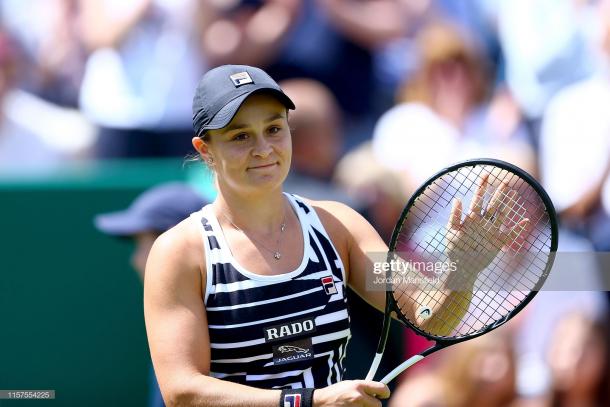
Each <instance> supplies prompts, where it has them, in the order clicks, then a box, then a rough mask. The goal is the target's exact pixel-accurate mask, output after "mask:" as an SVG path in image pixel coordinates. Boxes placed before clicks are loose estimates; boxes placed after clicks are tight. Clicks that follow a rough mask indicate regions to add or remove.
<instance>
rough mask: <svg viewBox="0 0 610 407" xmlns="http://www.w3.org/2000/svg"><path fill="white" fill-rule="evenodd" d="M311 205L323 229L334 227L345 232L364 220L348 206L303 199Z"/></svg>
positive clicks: (339, 203) (335, 202) (334, 202)
mask: <svg viewBox="0 0 610 407" xmlns="http://www.w3.org/2000/svg"><path fill="white" fill-rule="evenodd" d="M303 200H304V201H305V202H306V203H308V204H309V205H311V206H312V207H313V208H314V209H315V211H316V213H317V214H318V217H319V218H320V220H321V221H322V223H323V224H324V226H325V227H336V228H340V229H345V230H344V231H345V232H347V231H348V230H349V229H350V228H351V227H354V226H357V225H358V224H359V223H361V222H366V220H365V219H364V218H363V217H362V216H361V215H360V214H359V213H358V212H357V211H355V210H354V209H352V208H351V207H349V206H348V205H346V204H344V203H341V202H337V201H315V200H311V199H306V198H304V199H303Z"/></svg>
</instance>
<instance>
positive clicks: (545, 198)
mask: <svg viewBox="0 0 610 407" xmlns="http://www.w3.org/2000/svg"><path fill="white" fill-rule="evenodd" d="M478 165H490V166H494V167H497V168H500V169H504V170H507V171H509V172H512V173H514V174H516V175H518V176H519V177H520V178H521V179H523V180H524V181H525V182H527V184H528V185H529V186H530V187H532V188H533V189H534V191H536V193H537V194H538V196H539V197H540V199H541V200H542V202H543V204H544V207H545V209H546V210H547V213H548V216H549V222H550V226H551V245H550V254H549V261H548V262H547V264H546V267H545V269H544V272H543V273H542V275H541V277H540V279H539V280H538V283H537V284H536V287H534V289H532V291H531V292H530V293H529V294H528V295H527V296H526V297H525V298H524V299H523V301H522V302H521V303H520V304H519V305H518V306H517V307H515V309H514V310H512V311H511V312H509V313H508V314H506V315H505V316H504V317H503V318H501V319H499V320H497V321H495V322H493V323H492V324H489V325H486V326H485V327H484V328H483V329H481V330H480V331H478V332H474V333H472V334H469V335H464V336H460V337H457V338H453V337H451V338H448V337H443V336H436V335H433V334H430V333H427V332H425V331H423V330H421V329H419V328H418V327H417V326H415V325H414V324H413V323H411V322H410V321H409V320H408V319H406V318H405V317H404V316H403V315H402V313H400V312H397V311H396V310H398V309H399V308H398V305H397V304H396V300H395V299H394V296H393V295H392V290H391V289H388V290H386V306H385V312H384V318H383V326H382V329H381V336H380V338H379V344H378V345H377V351H376V354H375V358H374V359H373V363H372V365H371V368H370V370H369V372H368V374H367V376H366V380H373V378H374V376H375V373H376V372H377V369H378V367H379V364H380V362H381V358H382V356H383V352H384V350H385V346H386V343H387V340H388V335H389V332H390V324H391V314H392V312H394V313H395V315H396V318H397V319H398V320H399V321H401V322H402V323H403V324H405V325H406V326H408V327H409V328H410V329H412V330H413V331H414V332H415V333H416V334H417V335H419V336H422V337H424V338H426V339H428V340H433V341H434V342H435V345H433V346H432V347H430V348H428V349H426V350H424V351H423V352H421V353H419V354H417V355H414V356H412V357H411V358H409V359H408V360H406V361H405V362H403V363H402V364H401V365H399V366H398V367H396V368H395V369H394V370H392V371H391V372H390V373H388V374H387V375H386V376H385V377H384V378H383V379H381V382H383V383H385V384H387V383H388V382H390V381H391V380H392V379H394V378H395V377H396V376H398V375H399V374H400V373H401V372H403V371H404V370H405V369H407V368H408V367H410V366H412V365H413V364H415V363H417V362H419V361H420V360H422V359H423V358H424V357H426V356H428V355H430V354H432V353H434V352H436V351H438V350H441V349H444V348H446V347H448V346H451V345H455V344H457V343H460V342H464V341H467V340H470V339H474V338H477V337H479V336H481V335H484V334H486V333H488V332H490V331H492V330H494V329H496V328H498V327H499V326H501V325H503V324H505V323H506V322H508V321H509V320H510V319H512V318H513V317H514V316H515V315H517V314H518V313H519V312H520V311H521V310H522V309H523V308H524V307H525V306H526V305H527V304H528V303H529V302H530V301H531V300H532V299H533V298H534V297H535V296H536V294H537V293H538V291H540V289H541V288H542V285H543V284H544V282H545V281H546V278H547V276H548V275H549V272H550V271H551V268H552V267H553V262H554V261H555V253H556V252H557V244H558V237H559V232H558V224H557V213H556V211H555V207H554V206H553V202H552V201H551V198H550V197H549V195H548V194H547V193H546V191H545V190H544V188H542V186H541V185H540V184H539V183H538V181H536V180H535V179H534V178H533V177H532V176H531V175H530V174H528V173H527V172H525V171H524V170H522V169H521V168H518V167H516V166H514V165H512V164H510V163H507V162H505V161H501V160H497V159H492V158H478V159H472V160H466V161H462V162H459V163H456V164H453V165H451V166H449V167H446V168H444V169H443V170H441V171H439V172H437V173H436V174H434V175H433V176H431V177H430V178H428V180H427V181H426V182H424V183H423V184H422V185H421V186H420V187H419V188H418V189H417V190H416V191H415V192H414V193H413V195H412V196H411V198H410V199H409V201H408V202H407V205H406V206H405V208H404V209H403V211H402V213H401V214H400V217H399V219H398V222H397V223H396V226H395V227H394V231H393V232H392V238H391V240H390V246H389V251H388V261H390V260H391V257H392V253H393V251H394V249H395V248H396V244H397V240H398V237H399V235H400V231H401V229H402V226H403V224H404V222H405V221H406V220H407V217H408V215H409V212H410V210H411V208H412V207H413V205H415V202H416V201H417V199H418V198H419V197H420V196H421V194H422V193H423V192H424V191H425V190H426V188H428V187H429V186H430V185H432V184H433V183H434V182H435V181H436V180H437V179H439V178H440V177H442V176H443V175H445V174H447V173H450V172H453V171H456V170H459V169H461V168H465V167H474V166H478Z"/></svg>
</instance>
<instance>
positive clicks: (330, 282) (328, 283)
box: [320, 276, 337, 295]
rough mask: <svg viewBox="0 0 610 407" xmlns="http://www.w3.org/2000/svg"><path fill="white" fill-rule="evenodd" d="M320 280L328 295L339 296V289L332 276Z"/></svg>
mask: <svg viewBox="0 0 610 407" xmlns="http://www.w3.org/2000/svg"><path fill="white" fill-rule="evenodd" d="M320 280H321V281H322V286H323V287H324V291H326V294H328V295H333V294H337V287H335V280H334V279H333V277H332V276H328V277H322V278H321V279H320Z"/></svg>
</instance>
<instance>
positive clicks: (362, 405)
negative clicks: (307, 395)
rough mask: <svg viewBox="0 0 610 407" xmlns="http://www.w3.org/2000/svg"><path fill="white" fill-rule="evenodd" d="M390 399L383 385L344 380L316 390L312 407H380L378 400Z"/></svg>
mask: <svg viewBox="0 0 610 407" xmlns="http://www.w3.org/2000/svg"><path fill="white" fill-rule="evenodd" d="M389 397H390V389H389V388H388V386H386V385H385V384H383V383H380V382H374V381H370V380H346V381H343V382H339V383H336V384H333V385H332V386H328V387H324V388H322V389H316V391H315V392H314V393H313V405H314V407H330V406H333V407H355V406H358V407H380V406H381V401H379V400H380V399H387V398H389Z"/></svg>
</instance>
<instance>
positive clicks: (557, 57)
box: [0, 0, 610, 407]
mask: <svg viewBox="0 0 610 407" xmlns="http://www.w3.org/2000/svg"><path fill="white" fill-rule="evenodd" d="M225 63H232V64H248V65H257V66H260V67H261V68H263V69H265V70H267V72H269V73H270V74H271V76H273V77H274V78H275V79H277V80H278V81H280V85H281V86H282V88H283V89H284V90H285V92H286V93H287V94H288V95H289V96H290V97H291V98H292V99H293V100H294V101H295V104H296V106H297V109H296V110H295V111H294V112H292V113H291V116H290V124H291V127H292V130H293V131H292V135H293V150H294V156H293V171H292V173H291V175H290V178H289V179H288V181H287V184H286V188H285V189H286V190H287V191H289V192H296V193H299V194H302V195H304V196H307V197H310V198H313V199H335V200H340V201H343V202H346V203H348V204H350V205H351V206H352V207H354V208H356V209H357V210H359V211H360V212H361V213H363V214H364V215H365V216H366V217H367V218H368V219H369V220H370V221H371V222H372V223H373V225H375V227H376V228H377V230H378V231H379V232H380V234H381V235H382V237H384V239H386V241H389V237H390V234H391V232H392V227H393V225H394V222H395V220H396V219H397V218H398V215H399V214H400V211H401V210H402V208H403V206H404V204H405V202H406V200H407V199H408V197H409V196H410V195H411V193H412V192H413V191H414V189H415V188H416V187H417V186H418V185H420V184H421V183H422V181H424V180H425V179H427V178H428V177H429V176H431V175H432V174H434V173H435V172H437V171H438V170H440V169H441V168H443V167H444V166H446V165H449V164H452V163H454V162H457V161H460V160H462V159H467V158H476V157H491V158H498V159H502V160H505V161H509V162H511V163H513V164H516V165H518V166H520V167H521V168H523V169H525V170H527V171H528V172H530V173H531V174H532V175H534V176H535V177H536V178H537V179H538V180H540V182H541V183H542V184H543V186H544V187H545V188H546V189H547V191H548V192H549V194H550V196H551V198H552V200H553V202H554V204H555V205H556V209H557V211H558V213H559V215H560V219H561V231H560V251H565V252H592V251H599V252H603V251H608V249H609V248H610V216H609V214H610V182H609V180H610V70H609V65H610V64H609V63H610V1H608V0H469V1H461V0H129V1H126V0H0V182H2V180H3V179H11V182H13V183H14V182H15V180H17V182H18V181H19V179H21V178H23V179H26V178H27V179H29V180H31V179H32V178H36V177H38V176H40V177H43V176H44V177H48V176H49V174H53V173H54V171H62V170H65V168H67V167H68V168H83V167H82V166H83V165H84V166H86V165H88V164H91V163H100V162H115V163H119V164H118V167H114V168H118V171H119V172H120V171H121V168H122V167H121V165H125V166H128V165H129V163H130V162H134V160H137V162H138V163H139V162H143V161H142V160H160V159H172V160H176V162H177V164H176V165H177V167H179V166H180V165H181V161H183V160H185V158H186V157H188V155H189V154H192V153H193V150H192V147H191V144H190V143H191V137H192V127H191V123H192V121H191V114H192V113H191V101H192V96H193V92H194V89H195V86H196V83H197V81H198V79H199V78H200V77H201V75H202V74H203V73H205V72H206V70H208V69H210V68H212V67H214V66H217V65H220V64H225ZM155 162H158V161H155ZM121 163H122V164H121ZM195 165H200V164H195ZM194 179H195V181H192V182H194V183H199V184H198V185H195V187H196V188H198V189H200V190H202V191H203V193H204V195H205V194H207V195H206V197H207V198H208V199H211V197H212V196H213V192H210V190H209V188H208V187H204V186H202V184H203V183H208V184H209V183H210V180H209V179H208V178H205V177H203V178H194ZM12 185H14V184H12ZM0 205H2V202H0ZM110 209H116V208H108V210H110ZM2 216H10V214H7V213H3V214H2ZM64 261H65V260H64ZM609 271H610V270H604V269H603V268H600V267H599V266H597V265H596V264H595V263H587V264H582V265H579V267H577V268H576V269H575V270H573V273H574V275H575V278H584V279H588V280H590V281H593V282H595V281H599V287H600V289H599V290H597V291H593V290H589V291H578V292H568V291H567V290H566V292H542V293H540V295H539V296H538V297H537V298H536V299H535V301H534V302H533V303H532V304H531V305H530V306H529V307H528V309H527V310H526V311H525V312H524V313H523V315H522V316H520V317H519V319H518V320H515V321H511V323H510V324H508V325H507V326H505V327H503V328H501V329H499V330H498V331H497V332H495V333H494V334H491V335H489V336H485V337H484V338H481V339H478V340H476V341H472V343H465V344H462V345H459V346H456V347H455V348H452V349H450V350H446V351H444V352H443V354H442V355H438V356H434V357H433V358H431V359H433V360H432V361H430V362H425V363H423V365H422V366H420V367H418V368H414V369H412V370H411V371H409V372H408V373H407V374H405V375H404V378H403V380H402V381H401V384H400V386H399V387H398V388H397V389H396V392H395V396H394V397H393V399H392V401H391V402H390V405H391V406H395V407H398V406H413V407H418V406H419V407H424V406H425V407H432V406H435V407H445V406H446V407H458V406H484V407H485V406H489V407H492V406H514V405H515V406H516V405H532V406H578V407H584V406H608V405H610V347H609V344H610V334H609V331H608V321H609V320H610V318H609V313H608V306H607V305H608V298H609V297H608V296H607V293H606V292H605V289H604V288H603V287H605V285H604V284H603V283H604V281H607V276H606V274H607V273H608V272H609ZM54 272H57V273H59V272H61V270H54ZM0 273H7V270H2V271H0ZM134 295H135V294H134ZM355 307H359V306H358V305H355ZM358 309H359V308H358ZM360 312H362V313H365V312H367V311H358V312H357V313H360ZM356 319H357V318H356ZM356 323H357V322H356ZM362 333H363V334H365V335H368V336H373V338H371V339H370V343H367V344H366V346H368V347H370V352H371V355H372V352H373V349H374V346H375V342H376V340H377V336H376V335H370V328H368V333H366V330H363V331H362ZM354 340H355V341H356V342H357V341H358V339H357V334H355V338H354ZM401 344H402V345H403V346H402V347H403V348H404V349H403V351H404V353H405V354H407V353H409V354H410V353H411V352H413V351H417V350H421V349H422V348H423V347H424V346H425V345H426V344H425V343H422V339H420V338H418V337H416V336H414V335H413V334H410V333H408V332H405V333H404V338H403V340H402V342H401ZM362 346H364V345H362ZM369 360H370V359H369V358H367V360H366V361H362V362H361V363H362V364H364V365H367V364H368V363H369ZM0 369H2V367H0ZM4 374H10V373H7V372H4ZM1 387H2V383H0V388H1Z"/></svg>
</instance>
